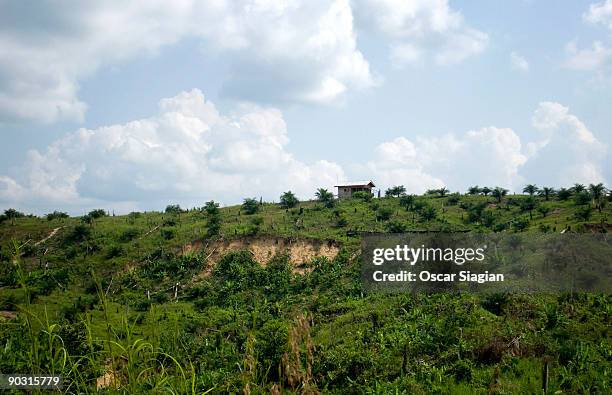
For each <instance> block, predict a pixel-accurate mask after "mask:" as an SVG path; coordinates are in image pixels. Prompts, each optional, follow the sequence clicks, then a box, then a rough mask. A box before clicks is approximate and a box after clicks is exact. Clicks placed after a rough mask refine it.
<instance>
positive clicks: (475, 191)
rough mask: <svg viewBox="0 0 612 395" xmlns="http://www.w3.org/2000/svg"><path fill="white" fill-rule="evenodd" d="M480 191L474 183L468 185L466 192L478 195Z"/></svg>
mask: <svg viewBox="0 0 612 395" xmlns="http://www.w3.org/2000/svg"><path fill="white" fill-rule="evenodd" d="M481 192H482V189H481V188H480V187H479V186H478V185H475V186H473V187H469V188H468V194H469V195H478V194H480V193H481Z"/></svg>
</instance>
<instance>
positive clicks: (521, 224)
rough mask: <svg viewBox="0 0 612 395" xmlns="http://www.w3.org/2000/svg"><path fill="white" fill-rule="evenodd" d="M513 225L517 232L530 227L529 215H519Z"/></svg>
mask: <svg viewBox="0 0 612 395" xmlns="http://www.w3.org/2000/svg"><path fill="white" fill-rule="evenodd" d="M512 227H513V228H514V230H515V231H517V232H522V231H524V230H525V229H527V228H528V227H529V218H527V217H518V218H515V219H514V221H512Z"/></svg>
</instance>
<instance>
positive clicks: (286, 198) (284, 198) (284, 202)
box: [280, 191, 300, 209]
mask: <svg viewBox="0 0 612 395" xmlns="http://www.w3.org/2000/svg"><path fill="white" fill-rule="evenodd" d="M299 202H300V201H299V200H298V198H297V197H296V196H295V194H294V193H293V192H291V191H287V192H283V194H282V195H281V196H280V206H281V207H282V208H285V209H287V208H293V207H295V206H297V205H298V203H299Z"/></svg>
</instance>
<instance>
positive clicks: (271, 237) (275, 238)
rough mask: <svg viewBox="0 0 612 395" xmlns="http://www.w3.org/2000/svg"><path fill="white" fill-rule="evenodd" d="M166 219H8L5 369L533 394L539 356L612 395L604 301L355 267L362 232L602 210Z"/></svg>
mask: <svg viewBox="0 0 612 395" xmlns="http://www.w3.org/2000/svg"><path fill="white" fill-rule="evenodd" d="M168 211H169V212H168V213H160V212H149V213H132V214H129V215H125V216H101V217H98V218H88V219H87V220H86V221H83V219H82V218H59V219H52V220H47V219H43V218H35V217H22V218H17V219H15V220H14V221H10V220H5V221H3V222H2V223H0V311H2V314H0V353H1V354H2V355H1V357H0V371H1V372H3V373H4V372H22V373H25V372H41V373H42V372H57V373H62V374H63V375H64V380H65V384H66V387H65V391H66V392H84V391H91V390H92V389H93V388H95V386H96V385H98V384H99V385H100V386H106V387H110V388H114V387H117V388H119V387H120V388H121V391H125V392H127V393H140V392H150V391H155V390H160V391H161V390H173V391H175V392H178V393H188V392H197V393H201V392H205V391H208V390H212V392H213V393H226V392H245V393H249V392H251V393H264V392H265V393H268V392H273V393H279V392H291V393H293V392H309V393H313V392H330V393H345V392H353V393H387V392H396V391H398V392H405V393H429V392H441V393H448V392H462V393H535V392H538V391H540V388H541V385H542V373H541V372H542V367H543V364H544V363H546V364H548V366H549V371H550V377H549V380H548V381H549V384H548V386H549V387H548V388H549V392H550V393H555V391H557V390H560V391H562V392H567V393H606V392H608V391H610V387H609V374H610V367H611V365H612V363H611V360H610V355H611V352H612V342H611V338H610V334H609V328H610V327H611V324H612V322H611V320H610V317H611V314H610V306H611V305H610V297H609V295H597V294H556V295H508V294H494V295H485V296H474V295H454V294H445V293H438V294H431V295H423V294H417V295H379V294H367V293H364V292H363V291H362V288H361V280H360V269H359V263H360V261H359V248H360V240H361V238H360V235H361V234H362V233H364V232H402V231H479V232H493V231H495V232H557V233H559V232H562V231H565V232H567V231H571V232H600V231H604V232H605V231H608V230H610V226H611V225H610V220H609V218H610V217H611V214H612V209H611V207H610V205H609V204H608V205H605V204H599V205H598V206H594V203H593V202H591V201H586V202H585V201H575V200H574V199H568V200H566V201H560V200H558V199H556V198H554V197H551V198H550V199H549V200H546V199H545V198H543V197H537V198H530V197H528V196H522V195H520V196H519V195H516V196H507V197H505V198H503V199H502V200H501V201H500V202H498V201H496V199H494V198H491V197H485V196H471V195H451V196H446V197H435V196H420V197H412V198H383V199H372V200H371V201H365V200H362V199H347V200H342V201H339V202H337V203H336V204H335V207H332V208H326V207H324V205H322V204H321V203H317V202H301V203H300V204H299V205H298V206H296V207H294V208H291V209H283V208H281V207H279V206H278V205H276V204H270V203H264V204H261V205H259V206H258V211H257V212H256V213H255V214H251V215H247V214H246V212H245V210H244V209H243V208H242V207H241V206H233V207H226V208H222V209H220V210H219V220H220V229H219V232H218V235H209V234H208V233H209V231H210V229H211V227H210V226H209V225H210V223H211V215H210V214H207V212H206V211H205V210H199V209H193V210H190V211H178V210H168ZM13 222H14V223H13ZM64 354H67V355H69V358H68V359H66V360H64V357H63V356H64ZM105 375H106V376H105ZM104 376H105V377H106V378H107V380H105V381H104V380H102V381H103V382H102V381H100V380H98V379H100V378H101V377H104ZM109 377H110V379H109Z"/></svg>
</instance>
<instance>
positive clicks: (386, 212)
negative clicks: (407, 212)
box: [376, 207, 393, 221]
mask: <svg viewBox="0 0 612 395" xmlns="http://www.w3.org/2000/svg"><path fill="white" fill-rule="evenodd" d="M392 215H393V209H391V208H389V207H381V208H379V209H378V211H377V212H376V219H377V220H379V221H388V220H389V219H390V218H391V216H392Z"/></svg>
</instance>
